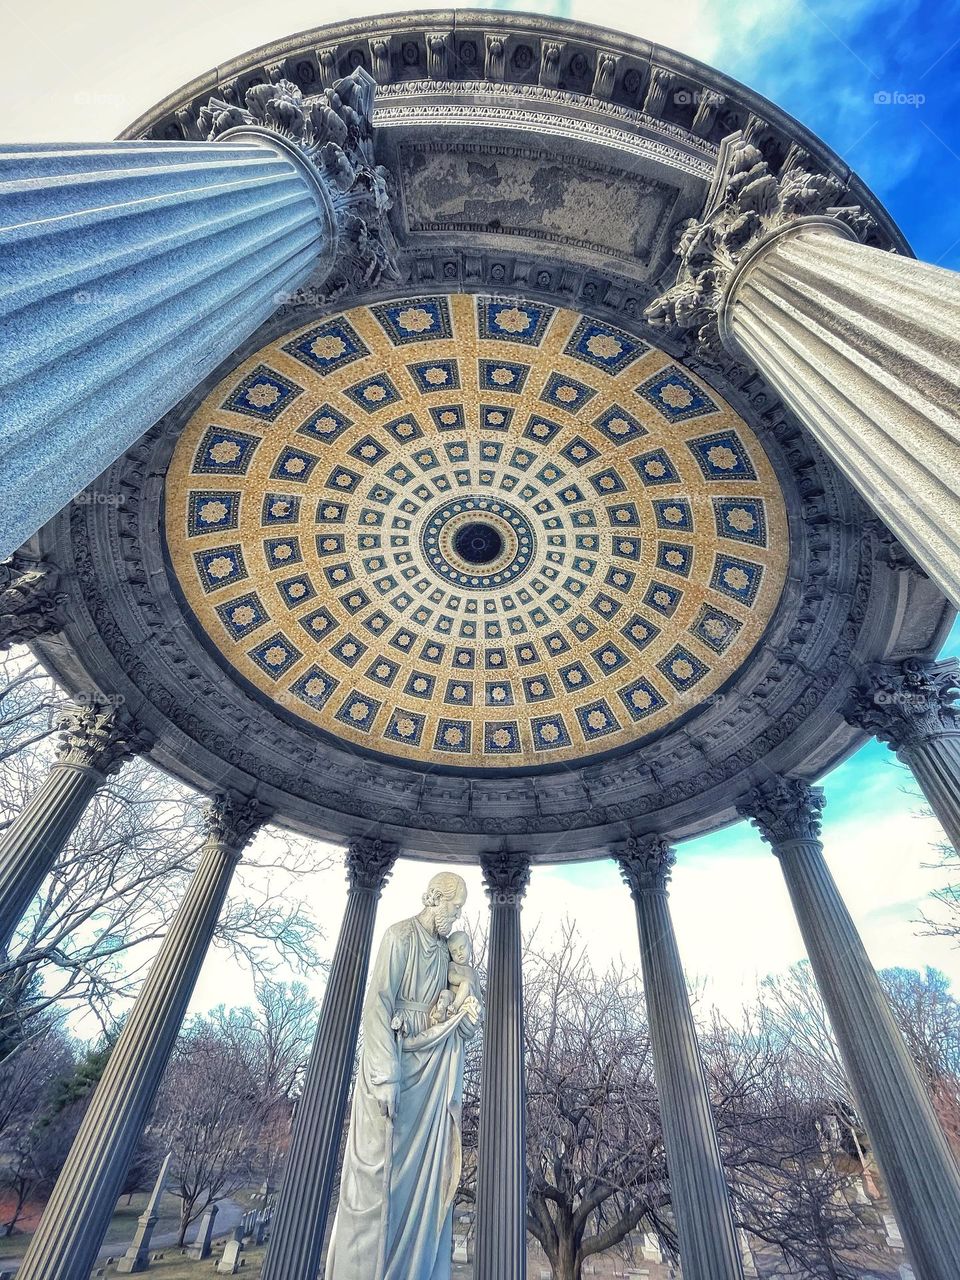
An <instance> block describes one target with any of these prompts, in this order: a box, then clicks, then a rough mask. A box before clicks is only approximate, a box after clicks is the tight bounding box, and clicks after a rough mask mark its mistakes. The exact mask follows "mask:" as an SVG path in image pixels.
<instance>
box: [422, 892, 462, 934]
mask: <svg viewBox="0 0 960 1280" xmlns="http://www.w3.org/2000/svg"><path fill="white" fill-rule="evenodd" d="M464 901H465V899H464V898H462V897H460V895H459V894H458V895H457V896H456V897H454V898H447V897H444V896H443V895H442V894H440V893H436V892H434V894H433V901H432V902H431V903H430V906H431V909H432V911H433V923H434V928H435V929H436V931H437V934H438V936H439V937H441V938H449V937H450V934H451V933H452V932H453V926H454V925H455V924H456V923H457V921H458V920H459V919H460V912H461V911H462V910H463V904H464Z"/></svg>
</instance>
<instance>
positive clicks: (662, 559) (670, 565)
mask: <svg viewBox="0 0 960 1280" xmlns="http://www.w3.org/2000/svg"><path fill="white" fill-rule="evenodd" d="M693 555H694V552H693V547H689V546H687V545H686V544H685V543H682V542H658V543H657V568H658V569H665V570H666V571H667V572H668V573H678V574H679V575H680V576H681V577H682V578H688V577H689V576H690V570H691V568H692V567H693Z"/></svg>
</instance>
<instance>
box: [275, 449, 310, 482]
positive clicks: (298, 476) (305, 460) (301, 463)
mask: <svg viewBox="0 0 960 1280" xmlns="http://www.w3.org/2000/svg"><path fill="white" fill-rule="evenodd" d="M319 461H320V459H319V458H318V457H316V456H315V455H314V454H312V453H307V451H306V450H305V449H293V448H291V447H290V445H285V446H284V448H283V449H281V451H280V453H279V455H278V456H277V460H276V462H275V463H274V464H273V469H272V470H271V472H270V479H271V480H284V481H286V483H287V484H306V482H307V481H308V480H309V479H310V476H311V475H312V474H313V469H314V467H315V466H316V465H317V463H318V462H319Z"/></svg>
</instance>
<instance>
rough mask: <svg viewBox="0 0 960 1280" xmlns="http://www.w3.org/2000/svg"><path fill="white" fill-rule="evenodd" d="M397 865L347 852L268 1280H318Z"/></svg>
mask: <svg viewBox="0 0 960 1280" xmlns="http://www.w3.org/2000/svg"><path fill="white" fill-rule="evenodd" d="M396 857H397V848H396V846H395V845H392V844H388V843H385V842H383V841H381V840H370V839H360V840H355V841H353V842H352V843H351V845H350V847H349V849H348V851H347V870H348V877H349V881H350V891H349V893H348V895H347V909H346V912H345V913H344V917H343V924H342V925H341V927H340V936H339V938H338V939H337V947H336V951H335V952H334V956H333V965H332V966H331V969H330V978H329V981H328V983H327V990H326V994H325V995H324V999H323V1008H322V1009H321V1011H320V1021H319V1023H318V1024H317V1032H316V1036H315V1037H314V1041H313V1049H312V1050H311V1053H310V1061H309V1063H308V1064H307V1072H306V1076H305V1078H304V1082H303V1093H302V1094H301V1096H300V1101H299V1102H298V1103H297V1112H296V1116H295V1117H294V1122H293V1134H292V1137H291V1139H290V1150H289V1153H288V1155H287V1164H286V1169H285V1171H284V1175H283V1182H282V1185H281V1188H280V1196H279V1200H278V1202H277V1209H276V1214H275V1216H274V1218H273V1222H272V1226H271V1229H270V1246H269V1248H268V1250H267V1257H266V1260H265V1262H264V1265H263V1280H316V1277H317V1272H318V1271H319V1269H320V1255H321V1253H322V1251H323V1241H324V1235H325V1233H326V1228H327V1215H328V1213H329V1211H330V1195H331V1191H332V1188H333V1180H334V1176H335V1174H336V1168H337V1153H338V1151H339V1149H340V1139H341V1136H342V1133H343V1121H344V1116H345V1115H346V1110H347V1100H348V1098H349V1094H350V1080H351V1077H352V1075H353V1063H354V1058H355V1056H356V1051H357V1040H358V1036H359V1031H360V1018H361V1014H362V1012H363V992H364V986H365V984H366V980H367V972H368V970H369V968H370V948H371V945H372V942H373V929H374V924H375V922H376V917H377V903H378V902H379V900H380V894H381V892H382V890H383V886H384V884H385V883H386V881H387V878H388V876H389V874H390V871H391V869H392V867H393V864H394V861H395V860H396ZM372 1266H373V1259H371V1267H372ZM378 1280H379V1278H378Z"/></svg>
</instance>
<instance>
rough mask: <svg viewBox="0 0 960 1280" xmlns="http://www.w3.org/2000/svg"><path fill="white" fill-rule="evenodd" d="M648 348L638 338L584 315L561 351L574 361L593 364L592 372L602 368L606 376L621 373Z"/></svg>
mask: <svg viewBox="0 0 960 1280" xmlns="http://www.w3.org/2000/svg"><path fill="white" fill-rule="evenodd" d="M649 350H650V348H649V347H648V346H647V344H646V343H645V342H641V340H640V339H639V338H634V337H632V336H631V335H630V334H628V333H624V332H623V330H622V329H615V328H614V327H613V326H612V325H608V324H602V323H601V322H600V321H599V320H590V319H588V318H587V317H586V316H584V317H583V318H582V319H581V320H580V321H579V323H578V324H577V327H576V328H575V329H574V331H573V333H572V334H571V335H570V337H569V339H568V341H567V345H566V346H565V347H564V349H563V353H564V355H567V356H572V357H573V358H574V360H582V361H583V362H584V363H585V364H589V365H593V367H594V368H595V369H603V370H605V371H606V372H607V373H609V374H613V375H615V374H618V373H622V372H623V370H624V369H626V368H627V366H628V365H630V364H632V363H633V361H634V360H636V359H637V358H638V357H639V356H641V355H643V354H644V352H646V351H649Z"/></svg>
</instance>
